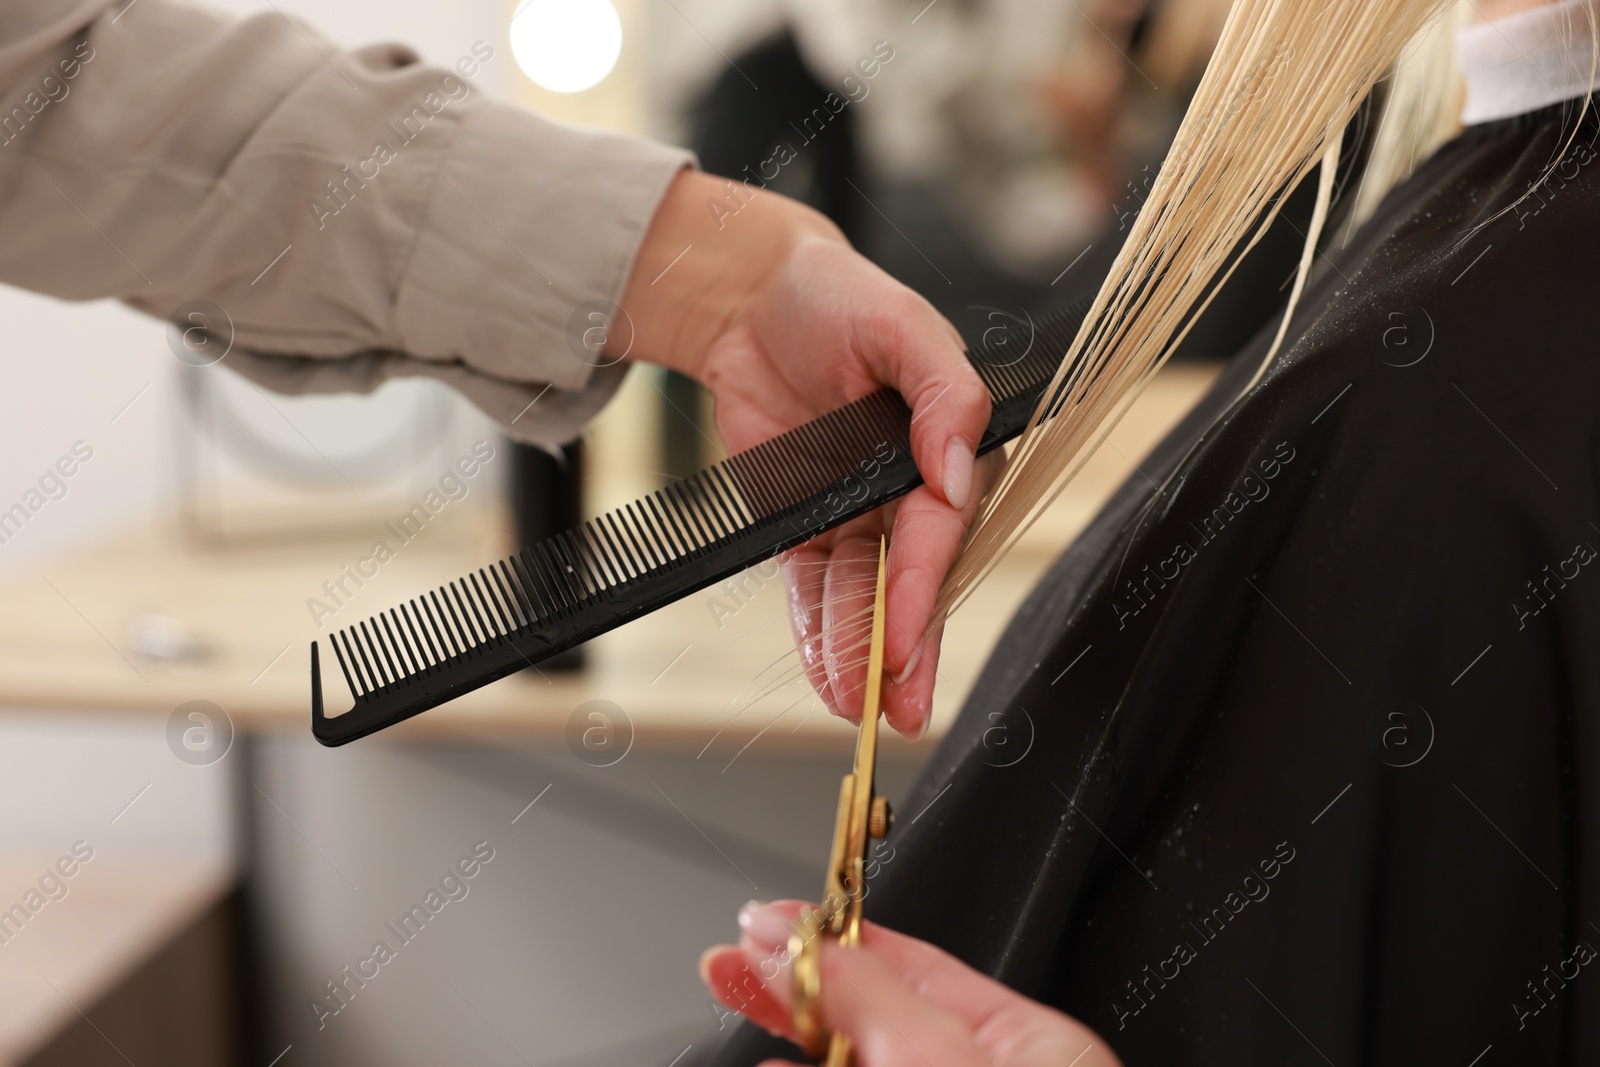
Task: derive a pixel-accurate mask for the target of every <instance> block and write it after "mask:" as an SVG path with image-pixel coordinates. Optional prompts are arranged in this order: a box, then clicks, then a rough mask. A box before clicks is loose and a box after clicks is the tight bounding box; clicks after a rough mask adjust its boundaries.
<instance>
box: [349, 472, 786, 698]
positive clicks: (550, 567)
mask: <svg viewBox="0 0 1600 1067" xmlns="http://www.w3.org/2000/svg"><path fill="white" fill-rule="evenodd" d="M735 458H738V457H735ZM774 458H775V459H776V457H774ZM777 469H778V467H777V466H776V464H775V463H774V464H768V465H765V470H766V471H767V472H769V474H770V472H775V471H776V470H777ZM741 484H749V479H748V478H740V477H738V476H737V474H736V473H735V470H734V467H733V464H732V462H731V461H724V462H722V463H718V464H716V465H715V466H712V467H710V468H707V469H706V470H703V471H701V472H699V473H697V474H695V475H694V476H692V477H690V478H686V479H684V480H683V481H681V482H675V483H673V484H672V485H669V486H666V487H665V488H663V489H661V490H658V491H657V492H655V493H652V494H650V495H649V496H647V497H645V498H644V499H643V500H641V501H637V502H636V503H634V504H629V505H627V506H625V507H622V508H619V509H617V510H616V511H612V512H610V513H608V514H605V515H601V516H600V517H599V518H597V519H591V520H589V521H587V522H585V523H584V524H583V525H582V526H580V527H577V528H575V529H572V530H566V531H563V532H562V533H559V534H557V535H556V536H554V537H552V538H550V539H548V540H546V541H542V542H540V543H539V544H536V545H530V546H528V547H527V548H524V549H522V550H521V551H520V552H518V553H517V554H516V555H513V556H511V557H509V558H507V559H503V560H500V561H499V562H497V563H495V564H493V565H491V566H490V567H487V568H485V569H481V570H479V571H477V572H476V573H474V574H469V575H467V576H466V577H465V578H461V579H459V580H457V581H454V582H451V583H449V584H448V585H444V586H441V587H439V588H438V589H435V590H433V591H432V592H431V593H428V594H427V595H425V596H423V597H422V598H420V603H419V601H418V600H411V601H409V602H408V603H406V604H403V605H401V606H400V607H398V608H393V609H390V610H389V611H387V612H384V613H382V614H379V615H376V616H373V617H372V618H370V619H364V620H362V621H361V622H359V623H356V624H355V625H353V626H350V627H348V628H346V629H343V630H339V631H337V632H335V633H334V634H333V635H332V637H331V638H330V643H331V644H332V645H333V651H334V657H335V659H336V660H337V661H338V664H339V669H340V672H341V673H342V674H343V675H344V680H345V684H346V685H348V686H349V687H350V691H351V692H352V693H354V694H355V696H356V698H357V700H358V701H361V700H363V699H366V698H369V697H373V696H377V695H379V694H382V693H384V692H386V691H388V690H390V689H392V688H393V687H396V686H403V685H405V684H408V683H410V682H413V681H417V680H421V679H424V678H428V677H430V676H432V675H433V674H435V673H436V672H437V671H438V670H439V669H441V668H442V667H445V666H446V665H449V664H453V663H455V662H458V661H461V660H463V659H470V658H472V657H473V656H474V655H477V654H479V653H481V652H483V651H484V650H486V649H488V648H492V647H497V646H500V645H504V644H505V643H507V642H508V641H511V640H513V639H515V638H517V637H522V636H526V635H527V634H529V633H532V632H533V631H534V630H536V629H538V628H539V627H541V626H544V625H546V624H548V623H550V622H552V621H557V620H560V619H562V618H564V617H566V616H569V615H571V614H573V613H575V612H577V611H579V610H581V609H583V608H585V607H589V606H591V605H592V604H594V603H595V602H596V601H597V600H599V599H602V598H603V597H604V596H605V595H606V594H608V593H611V592H613V591H616V590H619V589H624V588H626V587H628V586H630V585H631V584H633V583H635V582H637V581H639V580H641V579H643V578H646V577H649V576H650V575H653V574H657V573H660V572H662V571H664V570H668V569H670V568H672V567H674V566H677V565H679V564H680V563H682V562H684V561H686V560H690V559H694V558H696V557H698V556H701V555H703V554H705V553H706V552H708V551H710V550H711V549H713V548H716V547H718V546H721V545H724V544H726V543H728V542H729V541H731V540H734V539H736V538H737V537H738V536H739V535H740V534H741V533H743V532H744V531H745V530H747V529H748V528H749V527H750V525H751V524H752V522H754V521H755V520H754V516H753V515H752V508H751V507H750V505H749V504H748V503H747V502H746V496H745V494H744V493H742V492H740V490H739V486H740V485H741Z"/></svg>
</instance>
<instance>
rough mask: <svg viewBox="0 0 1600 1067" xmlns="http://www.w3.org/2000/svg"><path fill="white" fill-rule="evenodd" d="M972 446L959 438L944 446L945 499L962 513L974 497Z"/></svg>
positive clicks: (954, 438)
mask: <svg viewBox="0 0 1600 1067" xmlns="http://www.w3.org/2000/svg"><path fill="white" fill-rule="evenodd" d="M972 464H973V455H972V446H970V445H968V444H967V443H966V442H965V441H963V440H962V439H961V438H959V437H952V438H950V443H949V444H948V445H945V446H944V498H945V500H946V501H947V502H948V503H949V504H950V506H951V507H953V508H955V509H956V510H957V511H960V510H961V509H962V508H964V507H966V506H967V498H968V497H969V496H971V495H972Z"/></svg>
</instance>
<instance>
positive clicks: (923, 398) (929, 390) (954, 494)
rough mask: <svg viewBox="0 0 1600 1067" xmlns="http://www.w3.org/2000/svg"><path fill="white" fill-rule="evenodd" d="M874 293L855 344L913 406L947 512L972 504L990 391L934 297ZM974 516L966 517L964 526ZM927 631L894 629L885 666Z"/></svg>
mask: <svg viewBox="0 0 1600 1067" xmlns="http://www.w3.org/2000/svg"><path fill="white" fill-rule="evenodd" d="M873 299H874V300H875V303H874V306H873V308H872V309H871V310H870V311H868V312H866V313H864V314H862V315H860V316H857V317H856V318H855V321H856V322H857V323H858V325H857V327H856V337H855V346H856V349H857V351H858V353H859V354H860V356H861V358H862V360H863V361H864V362H865V363H866V365H867V367H868V368H869V369H870V370H871V371H872V374H873V376H874V377H876V378H877V379H878V380H879V381H881V382H883V383H885V384H887V385H890V386H892V387H894V388H895V389H896V390H897V391H898V392H899V393H900V395H901V396H902V397H904V398H905V401H906V404H907V406H908V407H910V408H911V453H912V458H913V459H914V460H915V461H916V464H917V470H918V471H919V472H920V473H921V474H922V478H923V481H924V482H926V483H927V486H928V490H929V493H928V496H929V497H931V498H932V499H933V500H934V501H936V502H937V503H938V504H940V505H942V506H943V507H944V508H947V509H948V511H947V512H946V514H960V513H962V512H965V511H967V505H968V503H969V502H970V500H971V498H972V495H973V483H974V477H973V464H974V457H975V454H976V449H977V446H978V443H979V442H980V441H981V440H982V439H983V432H984V430H985V428H987V426H988V424H989V414H990V403H989V391H988V390H987V389H986V388H984V385H983V382H982V380H981V379H980V378H979V377H978V373H977V371H975V370H974V369H973V368H972V364H971V363H970V362H969V361H968V360H967V358H966V356H965V355H963V353H962V344H961V339H960V335H959V334H958V333H957V332H956V329H955V327H954V326H951V325H950V323H949V322H948V321H947V320H946V319H945V318H944V317H943V316H942V315H940V314H939V313H938V312H937V311H935V310H934V308H933V305H932V304H929V303H928V302H927V301H926V300H924V299H923V298H922V297H920V296H918V295H917V294H916V293H914V292H912V291H911V290H909V289H904V290H901V291H900V293H899V295H898V296H896V297H893V298H890V299H883V298H882V297H881V296H878V295H875V296H874V298H873ZM968 521H970V519H968V518H966V517H963V518H962V520H961V522H960V526H961V528H963V529H964V528H965V525H966V523H967V522H968ZM939 578H940V579H941V580H942V578H943V574H942V573H941V574H940V575H939ZM890 599H891V600H892V599H893V598H892V597H891V598H890ZM922 636H923V635H922V633H921V628H918V632H916V633H907V632H905V631H904V630H902V632H901V633H899V634H896V633H895V632H893V631H891V632H890V633H889V635H888V636H887V639H886V641H885V645H884V666H885V668H886V669H887V670H888V671H889V672H890V673H891V674H899V673H900V672H901V671H902V670H904V669H905V666H906V664H907V662H908V661H909V660H910V658H911V656H912V653H913V652H914V650H915V648H916V646H917V644H918V643H919V642H920V640H921V638H922Z"/></svg>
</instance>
